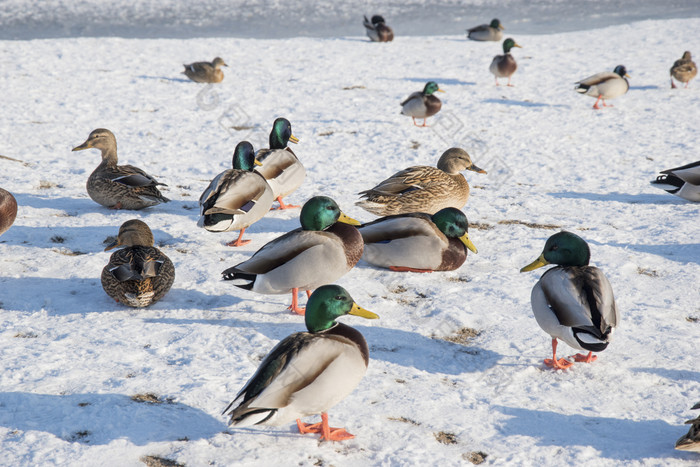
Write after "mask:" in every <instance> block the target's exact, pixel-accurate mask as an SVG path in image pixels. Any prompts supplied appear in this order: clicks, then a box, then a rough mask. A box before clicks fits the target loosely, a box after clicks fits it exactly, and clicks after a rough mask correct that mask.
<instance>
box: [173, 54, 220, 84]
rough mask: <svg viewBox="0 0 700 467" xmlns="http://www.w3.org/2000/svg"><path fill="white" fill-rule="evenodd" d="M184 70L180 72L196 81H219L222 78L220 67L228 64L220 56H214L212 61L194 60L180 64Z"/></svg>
mask: <svg viewBox="0 0 700 467" xmlns="http://www.w3.org/2000/svg"><path fill="white" fill-rule="evenodd" d="M182 66H184V67H185V71H183V72H182V73H183V74H184V75H185V76H187V77H188V78H189V79H191V80H192V81H194V82H196V83H220V82H221V81H222V80H223V79H224V72H223V71H221V67H222V66H225V67H227V66H228V65H227V64H226V63H225V62H224V59H223V58H221V57H216V58H215V59H214V60H213V61H212V62H195V63H190V64H188V65H182Z"/></svg>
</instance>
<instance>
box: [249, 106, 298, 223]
mask: <svg viewBox="0 0 700 467" xmlns="http://www.w3.org/2000/svg"><path fill="white" fill-rule="evenodd" d="M290 141H291V142H292V143H294V144H296V143H298V142H299V138H297V137H296V136H294V135H293V134H292V125H291V123H289V120H287V119H286V118H278V119H276V120H275V122H274V123H273V124H272V131H270V148H269V149H260V150H259V151H258V153H257V155H256V157H257V159H258V160H259V161H260V162H262V164H263V165H262V167H261V168H259V169H256V170H257V171H258V173H260V174H261V175H262V176H263V177H265V179H266V180H267V183H269V184H270V188H272V192H273V194H274V197H275V199H276V200H277V202H278V203H279V205H280V206H279V209H289V208H298V207H299V206H298V205H295V204H284V202H283V201H282V198H284V197H285V196H287V195H289V194H291V193H292V192H294V191H295V190H296V189H297V188H299V187H300V186H301V184H302V182H303V181H304V177H306V169H304V166H303V165H302V163H301V161H300V160H299V159H297V156H296V154H294V152H293V151H292V150H291V149H290V148H289V147H287V144H288V143H289V142H290Z"/></svg>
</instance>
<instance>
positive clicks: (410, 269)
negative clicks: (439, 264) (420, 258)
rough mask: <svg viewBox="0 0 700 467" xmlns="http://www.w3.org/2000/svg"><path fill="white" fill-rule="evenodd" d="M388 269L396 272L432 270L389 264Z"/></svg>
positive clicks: (429, 270)
mask: <svg viewBox="0 0 700 467" xmlns="http://www.w3.org/2000/svg"><path fill="white" fill-rule="evenodd" d="M389 269H390V270H392V271H396V272H433V270H432V269H416V268H408V267H405V266H389Z"/></svg>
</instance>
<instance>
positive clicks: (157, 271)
mask: <svg viewBox="0 0 700 467" xmlns="http://www.w3.org/2000/svg"><path fill="white" fill-rule="evenodd" d="M114 247H124V248H122V249H121V250H118V251H116V252H114V253H113V254H112V256H111V257H110V258H109V263H107V266H105V267H104V269H103V270H102V288H103V289H104V291H105V292H106V293H107V295H109V296H110V297H112V298H113V299H114V300H116V301H117V302H120V303H123V304H124V305H127V306H130V307H134V308H143V307H147V306H149V305H151V304H153V303H155V302H157V301H158V300H160V299H161V298H163V296H164V295H165V294H166V293H167V292H168V290H170V287H171V286H172V285H173V281H174V280H175V266H173V263H172V261H170V258H168V257H167V256H165V254H163V252H161V251H160V250H159V249H158V248H155V247H154V246H153V233H152V232H151V229H150V228H149V227H148V225H146V223H145V222H142V221H140V220H138V219H132V220H129V221H126V222H125V223H124V224H122V226H121V227H120V228H119V235H118V236H117V240H116V241H114V242H113V243H112V244H110V245H108V246H107V248H105V251H107V250H110V249H112V248H114Z"/></svg>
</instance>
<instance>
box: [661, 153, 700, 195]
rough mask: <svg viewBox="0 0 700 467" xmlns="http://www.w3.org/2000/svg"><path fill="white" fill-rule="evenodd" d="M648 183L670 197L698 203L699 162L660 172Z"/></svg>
mask: <svg viewBox="0 0 700 467" xmlns="http://www.w3.org/2000/svg"><path fill="white" fill-rule="evenodd" d="M661 173H662V174H664V175H659V176H658V177H656V180H652V181H651V182H650V183H651V184H652V185H653V186H655V187H657V188H661V189H662V190H666V191H667V192H669V193H671V194H672V195H676V196H680V197H681V198H683V199H687V200H688V201H695V202H696V203H697V202H700V161H697V162H693V163H691V164H688V165H684V166H682V167H676V168H675V169H668V170H664V171H662V172H661Z"/></svg>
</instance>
